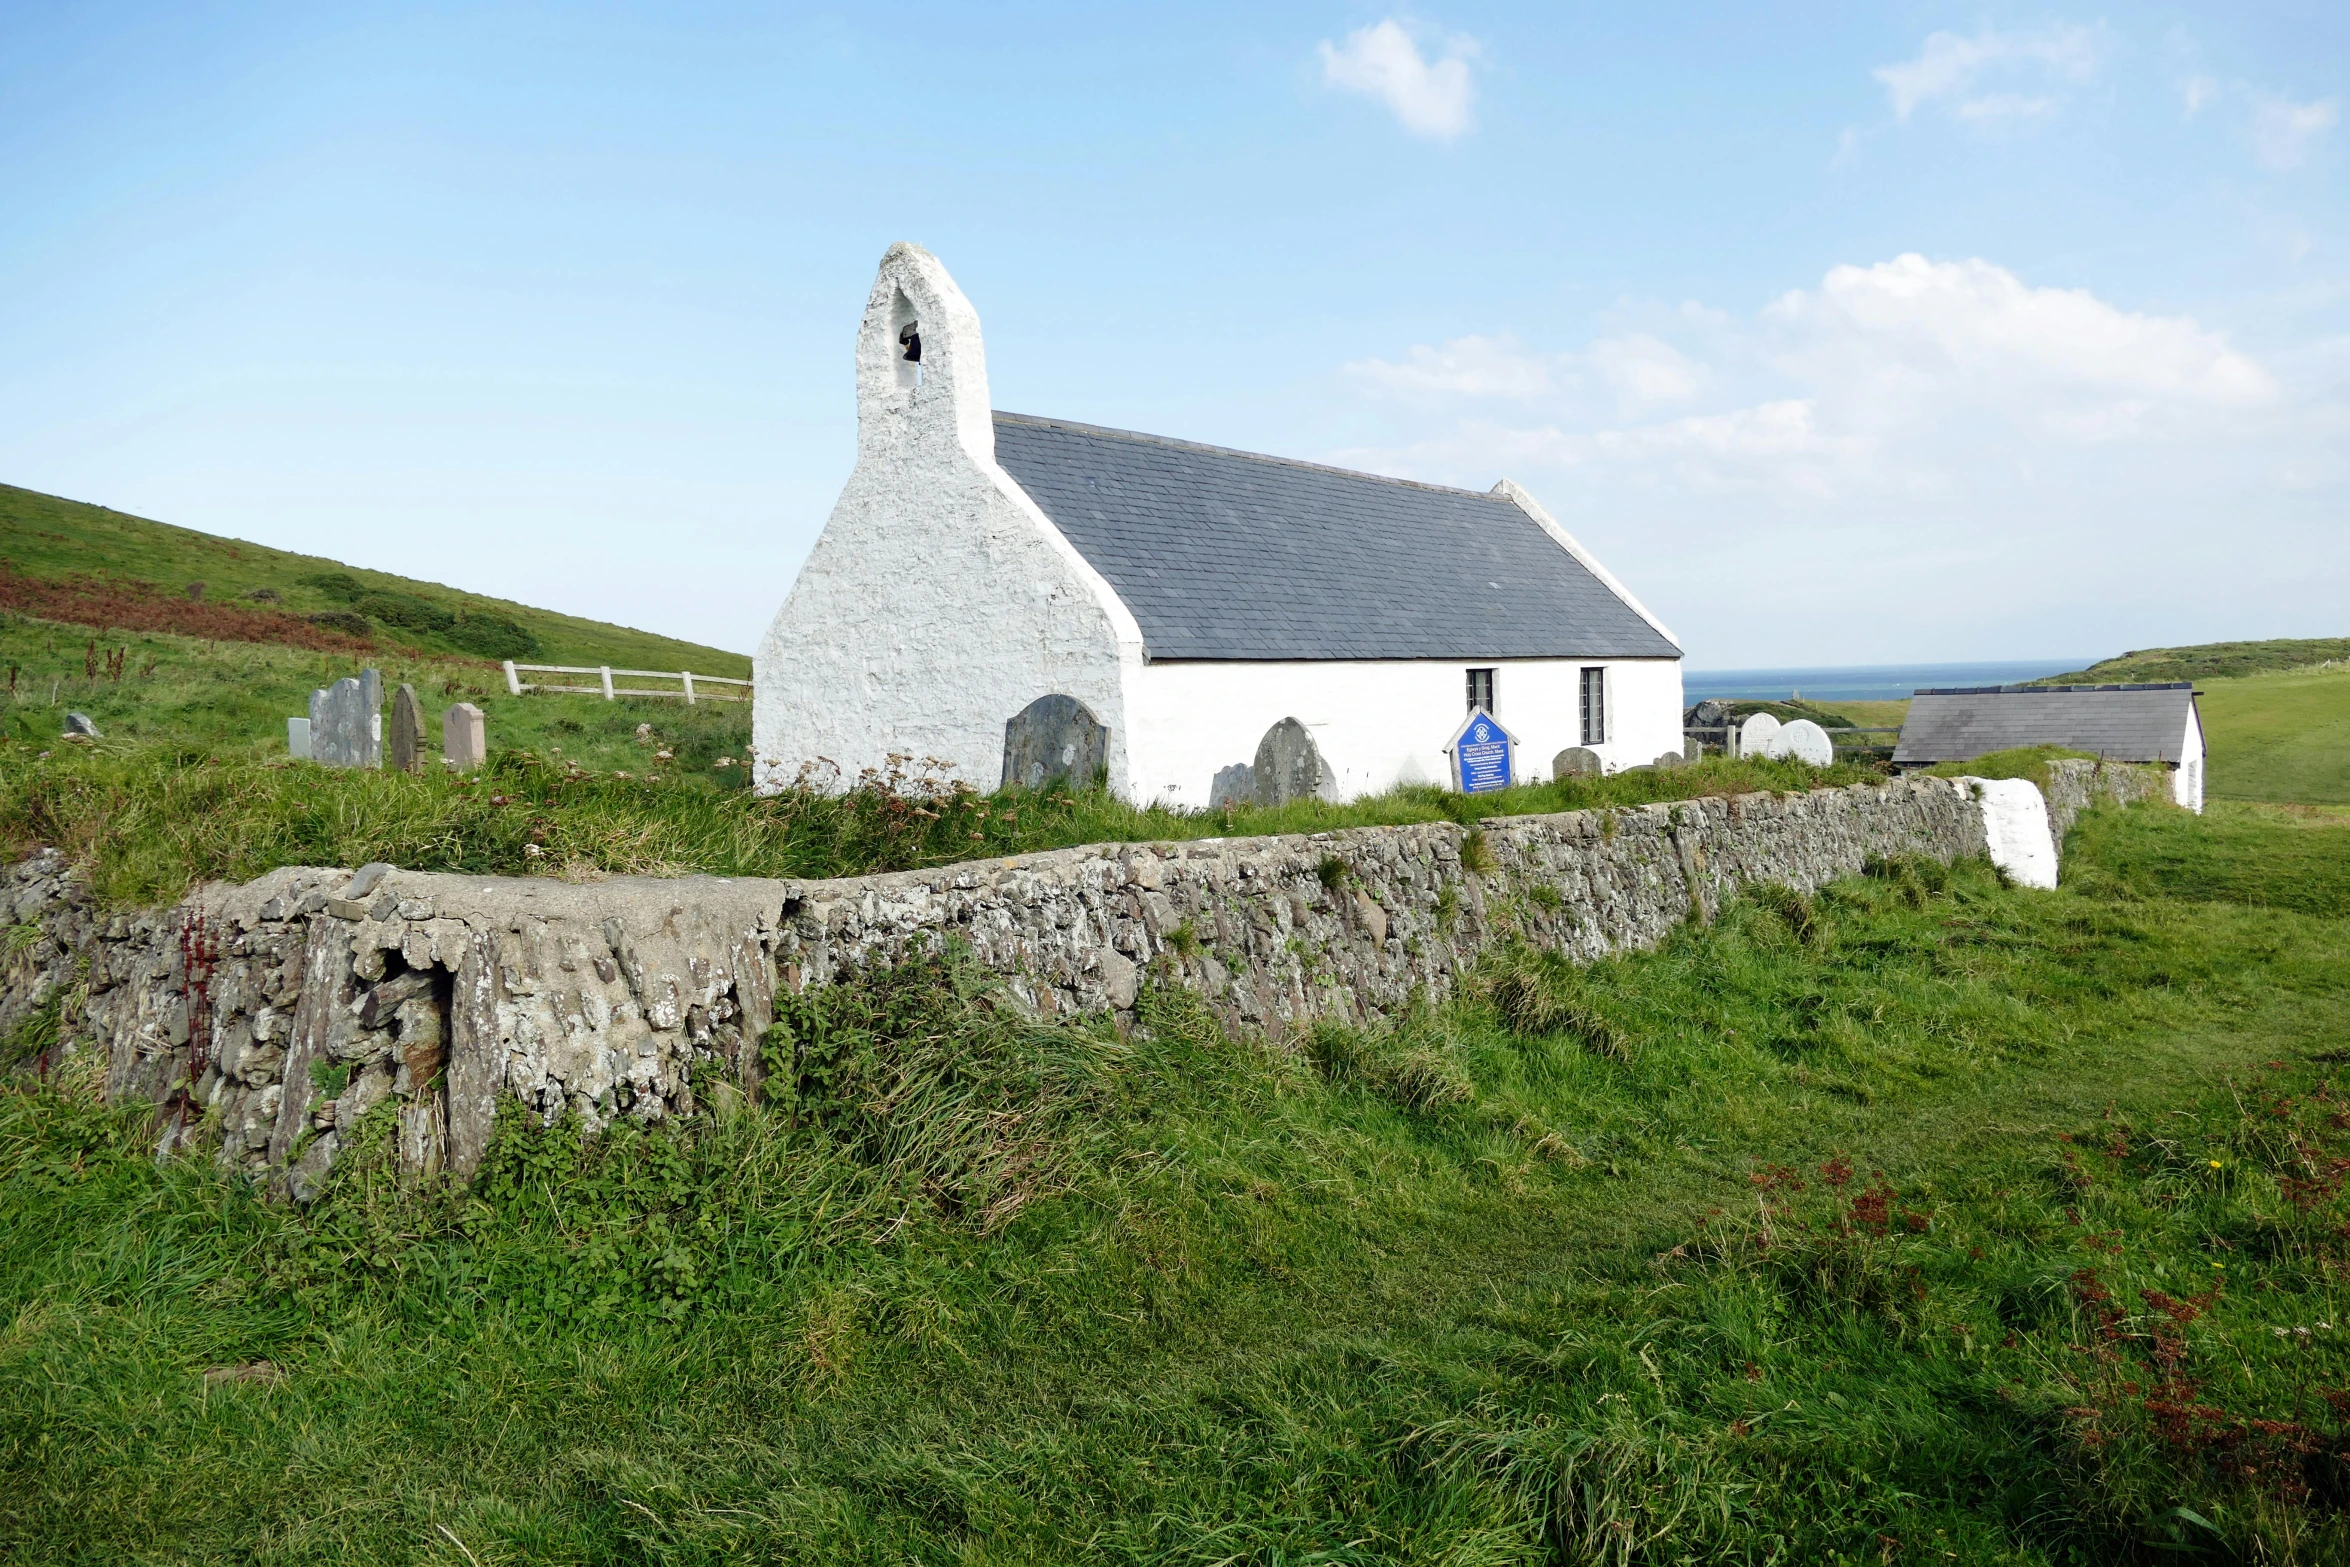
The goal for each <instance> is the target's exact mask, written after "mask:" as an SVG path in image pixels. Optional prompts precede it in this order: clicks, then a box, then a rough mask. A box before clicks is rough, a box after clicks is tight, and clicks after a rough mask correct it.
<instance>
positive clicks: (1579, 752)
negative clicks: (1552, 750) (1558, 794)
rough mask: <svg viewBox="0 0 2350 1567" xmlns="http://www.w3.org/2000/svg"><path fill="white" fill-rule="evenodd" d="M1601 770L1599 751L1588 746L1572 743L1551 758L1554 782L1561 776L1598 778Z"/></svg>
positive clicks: (1551, 771)
mask: <svg viewBox="0 0 2350 1567" xmlns="http://www.w3.org/2000/svg"><path fill="white" fill-rule="evenodd" d="M1601 770H1602V769H1601V767H1600V762H1599V753H1598V752H1597V751H1594V750H1591V749H1590V748H1588V747H1586V746H1580V745H1570V746H1568V747H1567V748H1566V749H1565V750H1564V751H1561V752H1560V753H1559V754H1558V755H1556V756H1554V757H1552V758H1551V759H1550V776H1551V780H1552V781H1553V782H1556V781H1557V780H1559V779H1561V778H1584V777H1590V778H1596V777H1598V776H1599V774H1600V772H1601Z"/></svg>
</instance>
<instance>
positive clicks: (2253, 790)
mask: <svg viewBox="0 0 2350 1567" xmlns="http://www.w3.org/2000/svg"><path fill="white" fill-rule="evenodd" d="M2200 689H2201V690H2202V693H2203V694H2202V696H2201V697H2200V698H2198V699H2197V702H2196V707H2197V710H2198V711H2200V712H2201V713H2202V715H2203V734H2204V744H2205V746H2206V748H2207V749H2208V751H2209V753H2210V756H2211V760H2210V763H2209V769H2208V771H2207V772H2206V774H2205V780H2204V792H2205V793H2206V794H2207V795H2208V796H2209V797H2210V798H2212V799H2215V800H2268V801H2277V802H2282V803H2292V804H2301V805H2350V667H2341V666H2337V667H2334V668H2331V669H2315V668H2303V669H2288V670H2280V671H2277V672H2275V673H2273V674H2262V675H2252V676H2248V677H2245V678H2243V679H2237V680H2207V681H2204V682H2203V684H2202V686H2201V688H2200Z"/></svg>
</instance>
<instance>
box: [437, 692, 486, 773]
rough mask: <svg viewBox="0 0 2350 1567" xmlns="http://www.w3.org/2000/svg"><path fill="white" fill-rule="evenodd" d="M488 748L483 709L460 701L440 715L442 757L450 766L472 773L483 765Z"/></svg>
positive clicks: (462, 771)
mask: <svg viewBox="0 0 2350 1567" xmlns="http://www.w3.org/2000/svg"><path fill="white" fill-rule="evenodd" d="M489 749H490V746H489V736H488V734H487V733H486V732H485V729H484V726H483V723H482V717H481V709H480V708H478V707H475V706H474V705H473V704H472V703H471V702H459V703H457V704H456V705H455V706H454V707H451V708H449V709H448V710H447V711H445V712H444V713H442V714H441V756H442V758H443V760H445V761H447V762H448V764H449V765H450V766H451V767H454V768H456V769H457V771H459V772H461V773H469V772H471V771H473V770H474V769H475V768H477V767H479V766H480V765H481V764H482V759H483V758H484V757H486V756H488V755H489Z"/></svg>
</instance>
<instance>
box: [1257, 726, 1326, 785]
mask: <svg viewBox="0 0 2350 1567" xmlns="http://www.w3.org/2000/svg"><path fill="white" fill-rule="evenodd" d="M1250 775H1251V779H1252V781H1253V783H1254V786H1255V789H1256V798H1257V804H1259V805H1265V806H1273V805H1287V804H1288V803H1289V802H1290V801H1292V800H1310V799H1313V798H1314V797H1315V796H1316V795H1318V794H1320V793H1321V792H1322V784H1323V782H1324V780H1325V779H1326V778H1327V777H1328V771H1327V769H1325V768H1324V767H1323V765H1322V750H1321V747H1319V746H1317V745H1315V744H1314V737H1313V736H1312V735H1310V734H1308V733H1307V732H1306V726H1305V725H1303V724H1301V723H1299V722H1298V721H1297V720H1296V719H1294V718H1284V719H1283V720H1281V722H1279V723H1277V724H1275V725H1274V726H1273V727H1272V728H1270V729H1268V730H1266V731H1265V738H1264V739H1262V740H1259V741H1258V742H1257V759H1256V762H1255V764H1254V765H1253V766H1252V767H1251V768H1250Z"/></svg>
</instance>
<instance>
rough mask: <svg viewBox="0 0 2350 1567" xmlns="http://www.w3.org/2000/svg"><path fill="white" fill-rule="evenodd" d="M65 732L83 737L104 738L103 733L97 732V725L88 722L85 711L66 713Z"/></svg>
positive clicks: (87, 715)
mask: <svg viewBox="0 0 2350 1567" xmlns="http://www.w3.org/2000/svg"><path fill="white" fill-rule="evenodd" d="M65 732H66V733H67V734H69V735H81V736H83V737H84V738H85V739H90V740H103V739H105V738H106V737H105V736H104V735H102V734H100V733H99V732H98V726H97V725H96V724H93V723H91V722H90V715H89V714H87V713H68V714H66V715H65Z"/></svg>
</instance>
